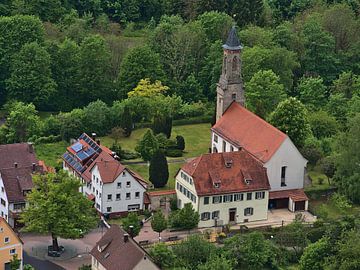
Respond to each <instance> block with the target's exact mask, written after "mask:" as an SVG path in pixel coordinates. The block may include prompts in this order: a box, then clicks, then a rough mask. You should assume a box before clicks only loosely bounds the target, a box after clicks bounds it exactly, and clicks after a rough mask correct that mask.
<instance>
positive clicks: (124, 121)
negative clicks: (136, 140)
mask: <svg viewBox="0 0 360 270" xmlns="http://www.w3.org/2000/svg"><path fill="white" fill-rule="evenodd" d="M121 126H122V128H123V130H124V136H125V137H130V135H131V132H132V130H133V121H132V115H131V112H130V108H129V106H125V107H124V112H123V114H122V117H121Z"/></svg>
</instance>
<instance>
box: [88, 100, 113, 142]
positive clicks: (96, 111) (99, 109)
mask: <svg viewBox="0 0 360 270" xmlns="http://www.w3.org/2000/svg"><path fill="white" fill-rule="evenodd" d="M83 113H84V118H83V125H84V127H85V130H86V131H87V132H89V133H90V132H95V133H96V134H97V135H100V136H103V135H106V134H107V133H108V131H109V130H110V109H109V107H108V106H107V105H106V104H105V103H104V102H103V101H101V100H97V101H94V102H91V103H89V105H87V106H86V107H85V108H84V109H83Z"/></svg>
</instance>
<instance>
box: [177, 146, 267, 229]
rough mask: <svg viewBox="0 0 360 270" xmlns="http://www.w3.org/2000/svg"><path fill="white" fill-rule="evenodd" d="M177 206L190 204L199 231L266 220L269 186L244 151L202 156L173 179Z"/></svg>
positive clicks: (258, 166) (258, 164)
mask: <svg viewBox="0 0 360 270" xmlns="http://www.w3.org/2000/svg"><path fill="white" fill-rule="evenodd" d="M175 185H176V193H177V199H178V206H179V208H182V207H183V206H184V204H186V203H191V204H192V205H193V208H194V209H195V210H196V211H197V212H198V213H199V215H200V222H199V227H211V226H217V225H224V224H235V223H241V222H251V221H259V220H266V219H267V212H268V199H269V189H270V184H269V181H268V177H267V174H266V168H264V167H263V166H262V164H261V162H259V161H258V160H257V159H256V158H254V157H253V156H252V155H250V154H249V153H247V152H246V151H244V150H240V151H236V152H229V153H226V152H224V153H213V154H204V155H201V156H200V157H197V158H195V159H194V160H192V161H189V162H187V163H186V164H185V165H184V166H183V167H182V168H181V169H180V170H179V172H178V173H177V175H176V184H175Z"/></svg>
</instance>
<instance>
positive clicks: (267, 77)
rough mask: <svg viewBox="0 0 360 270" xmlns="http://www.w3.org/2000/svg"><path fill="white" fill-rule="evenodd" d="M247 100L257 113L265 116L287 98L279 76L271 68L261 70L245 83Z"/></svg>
mask: <svg viewBox="0 0 360 270" xmlns="http://www.w3.org/2000/svg"><path fill="white" fill-rule="evenodd" d="M245 86H246V102H247V105H248V106H249V108H250V109H251V110H252V111H254V112H255V113H256V114H257V115H259V116H260V117H262V118H265V117H266V116H267V115H268V114H269V113H271V112H272V111H273V110H274V109H275V108H276V106H277V105H278V104H279V102H280V101H282V100H284V99H285V98H286V93H285V90H284V86H283V85H282V84H280V79H279V76H277V75H276V74H275V73H274V72H272V71H271V70H260V71H258V72H256V73H255V74H254V76H253V77H252V78H251V80H250V81H249V82H248V83H246V84H245Z"/></svg>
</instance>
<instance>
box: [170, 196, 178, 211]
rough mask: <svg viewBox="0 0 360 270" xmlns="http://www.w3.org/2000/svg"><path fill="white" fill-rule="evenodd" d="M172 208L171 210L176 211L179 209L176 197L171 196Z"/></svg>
mask: <svg viewBox="0 0 360 270" xmlns="http://www.w3.org/2000/svg"><path fill="white" fill-rule="evenodd" d="M170 210H171V211H176V210H178V207H177V199H176V198H171V199H170Z"/></svg>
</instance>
